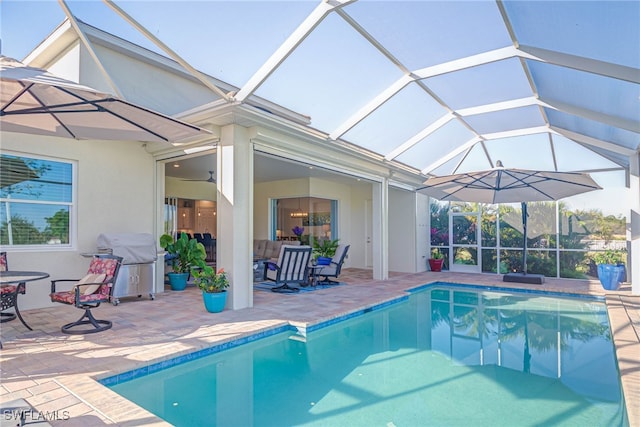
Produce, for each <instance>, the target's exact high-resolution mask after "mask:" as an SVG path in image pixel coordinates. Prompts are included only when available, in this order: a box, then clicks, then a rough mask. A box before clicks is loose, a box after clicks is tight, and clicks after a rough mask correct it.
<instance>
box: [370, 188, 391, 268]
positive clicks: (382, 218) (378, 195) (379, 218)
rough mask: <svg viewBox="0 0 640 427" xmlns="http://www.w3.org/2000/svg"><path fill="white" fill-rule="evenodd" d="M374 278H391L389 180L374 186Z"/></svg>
mask: <svg viewBox="0 0 640 427" xmlns="http://www.w3.org/2000/svg"><path fill="white" fill-rule="evenodd" d="M372 196H373V197H372V199H373V200H372V207H373V218H372V225H373V248H372V251H373V278H374V279H375V280H387V279H388V278H389V180H388V179H387V178H384V179H383V180H382V182H380V183H375V184H373V195H372Z"/></svg>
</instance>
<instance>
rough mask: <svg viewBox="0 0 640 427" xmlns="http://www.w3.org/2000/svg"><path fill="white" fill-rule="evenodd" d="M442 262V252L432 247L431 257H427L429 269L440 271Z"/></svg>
mask: <svg viewBox="0 0 640 427" xmlns="http://www.w3.org/2000/svg"><path fill="white" fill-rule="evenodd" d="M443 263H444V256H443V255H442V253H441V252H440V251H439V250H437V249H433V250H432V251H431V258H429V268H430V269H431V271H442V264H443Z"/></svg>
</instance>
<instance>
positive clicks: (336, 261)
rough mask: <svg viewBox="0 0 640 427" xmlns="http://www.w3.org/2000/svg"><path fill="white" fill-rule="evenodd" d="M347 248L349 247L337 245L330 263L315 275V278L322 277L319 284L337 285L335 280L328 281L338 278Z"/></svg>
mask: <svg viewBox="0 0 640 427" xmlns="http://www.w3.org/2000/svg"><path fill="white" fill-rule="evenodd" d="M349 247H351V245H338V248H337V249H336V253H335V255H333V257H332V258H331V263H329V265H327V266H326V267H325V268H323V269H322V270H320V271H319V272H317V273H316V276H317V277H324V278H323V279H322V280H320V281H319V282H318V283H319V284H321V285H332V284H337V283H338V282H336V281H335V280H330V279H329V277H335V278H338V276H339V275H340V271H341V270H342V264H343V263H344V260H345V258H346V257H347V252H349Z"/></svg>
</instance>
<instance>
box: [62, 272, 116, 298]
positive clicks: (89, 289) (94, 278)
mask: <svg viewBox="0 0 640 427" xmlns="http://www.w3.org/2000/svg"><path fill="white" fill-rule="evenodd" d="M106 278H107V275H106V274H104V273H102V274H94V273H89V274H87V275H86V276H84V277H83V278H82V279H80V280H79V281H78V283H76V284H75V285H74V286H73V287H72V288H71V292H75V288H76V287H77V286H78V285H84V284H86V283H95V284H94V285H88V286H82V287H81V288H80V291H81V292H82V295H91V294H93V293H95V292H96V291H97V290H98V289H99V288H100V286H101V284H102V283H103V282H104V279H106Z"/></svg>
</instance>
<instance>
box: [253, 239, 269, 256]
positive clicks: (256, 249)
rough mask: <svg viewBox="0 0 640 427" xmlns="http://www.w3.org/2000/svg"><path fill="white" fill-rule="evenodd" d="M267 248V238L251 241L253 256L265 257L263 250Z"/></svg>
mask: <svg viewBox="0 0 640 427" xmlns="http://www.w3.org/2000/svg"><path fill="white" fill-rule="evenodd" d="M266 249H267V240H254V241H253V256H254V257H255V258H265V256H264V252H265V250H266Z"/></svg>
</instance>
